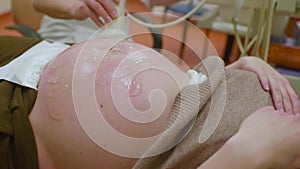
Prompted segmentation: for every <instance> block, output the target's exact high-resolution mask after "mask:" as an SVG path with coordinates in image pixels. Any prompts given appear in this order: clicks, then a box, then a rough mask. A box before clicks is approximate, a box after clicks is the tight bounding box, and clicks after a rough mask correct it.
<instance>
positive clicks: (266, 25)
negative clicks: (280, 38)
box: [113, 0, 278, 61]
mask: <svg viewBox="0 0 300 169" xmlns="http://www.w3.org/2000/svg"><path fill="white" fill-rule="evenodd" d="M207 1H208V0H202V1H200V2H199V4H198V5H197V6H196V7H195V8H194V9H193V10H191V11H190V12H189V13H187V14H186V15H184V16H182V17H180V18H178V19H176V20H174V21H171V22H169V23H164V24H151V23H145V22H143V21H141V20H139V19H137V18H136V17H135V16H134V15H131V14H129V18H130V19H132V20H133V21H135V22H136V23H138V24H140V25H143V26H146V27H150V28H165V27H170V26H173V25H176V24H179V23H181V22H183V21H185V20H186V19H187V18H189V17H190V16H192V15H193V13H195V12H196V11H197V10H199V9H200V8H201V7H202V6H203V5H204V4H205V3H206V2H207ZM260 2H261V6H260V8H259V9H258V10H259V11H260V14H259V20H258V25H257V33H256V35H254V36H253V37H252V39H251V41H250V34H251V33H252V32H251V30H250V27H251V25H252V24H253V17H254V10H256V9H257V8H256V7H255V5H254V3H256V2H254V1H251V5H250V17H249V22H248V25H247V26H248V30H247V33H246V36H245V41H244V44H243V43H242V41H241V37H240V36H239V33H238V30H237V22H238V20H237V16H238V15H239V12H240V10H241V8H242V5H243V3H244V0H236V4H235V9H234V10H235V11H234V16H233V18H232V23H233V25H234V35H235V37H236V39H237V44H238V47H239V50H240V51H241V56H246V55H247V53H248V51H249V50H250V49H251V48H252V49H253V50H252V52H251V55H258V50H259V48H260V47H261V58H263V59H264V60H265V61H267V54H268V50H269V44H270V40H269V39H270V36H271V28H272V21H273V14H274V10H275V9H276V5H277V3H278V0H268V1H260ZM266 3H267V5H266ZM125 5H126V0H121V1H120V3H119V4H115V7H116V8H117V11H118V14H119V17H121V16H123V15H124V9H125ZM121 22H122V23H121ZM126 24H128V23H126V22H125V21H124V20H123V21H121V20H120V21H119V23H118V21H117V23H114V25H115V26H113V27H114V28H117V29H118V28H119V29H120V28H122V29H123V30H126V28H127V27H128V26H125V25H126ZM124 33H125V32H123V37H124V36H126V35H128V34H126V35H125V34H124ZM121 34H122V33H121ZM114 36H116V34H115V33H114ZM120 37H121V36H120Z"/></svg>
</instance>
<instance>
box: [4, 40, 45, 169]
mask: <svg viewBox="0 0 300 169" xmlns="http://www.w3.org/2000/svg"><path fill="white" fill-rule="evenodd" d="M40 41H41V40H37V39H30V38H24V37H22V38H18V37H10V36H0V66H4V65H6V64H8V63H9V62H10V61H12V60H13V59H15V58H17V57H18V56H20V55H21V54H22V53H24V52H25V51H26V50H28V49H29V48H31V47H32V46H34V45H35V44H37V43H38V42H40ZM36 97H37V91H35V90H33V89H29V88H26V87H22V86H20V85H16V84H14V83H11V82H8V81H5V80H0V168H1V169H37V168H39V167H38V159H37V148H36V143H35V139H34V134H33V131H32V128H31V125H30V121H29V119H28V115H29V113H30V112H31V109H32V108H33V105H34V103H35V100H36Z"/></svg>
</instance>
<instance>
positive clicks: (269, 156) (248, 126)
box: [230, 107, 300, 169]
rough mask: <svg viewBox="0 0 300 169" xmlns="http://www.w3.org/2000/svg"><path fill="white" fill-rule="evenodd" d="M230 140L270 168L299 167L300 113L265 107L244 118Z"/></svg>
mask: <svg viewBox="0 0 300 169" xmlns="http://www.w3.org/2000/svg"><path fill="white" fill-rule="evenodd" d="M230 142H231V143H232V144H238V145H239V146H240V148H241V149H240V151H244V152H247V153H250V154H252V155H254V156H257V158H260V159H258V160H263V163H264V164H266V165H268V167H270V168H282V169H285V168H292V166H293V167H295V168H299V167H300V165H299V164H297V163H294V162H295V160H296V159H297V157H299V155H300V146H299V143H300V114H296V115H292V114H287V113H284V112H283V111H278V110H274V108H273V107H264V108H261V109H259V110H257V111H256V112H254V113H253V114H251V115H250V116H249V117H248V118H246V119H245V120H244V121H243V123H242V124H241V126H240V129H239V131H238V133H237V134H236V135H235V136H233V137H232V138H231V140H230ZM297 165H298V166H297Z"/></svg>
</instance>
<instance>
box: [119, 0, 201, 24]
mask: <svg viewBox="0 0 300 169" xmlns="http://www.w3.org/2000/svg"><path fill="white" fill-rule="evenodd" d="M121 1H122V0H121ZM123 1H124V0H123ZM206 1H207V0H202V1H201V2H200V3H199V4H198V5H197V6H196V7H195V8H194V9H192V10H191V11H190V12H189V13H187V14H185V15H184V16H182V17H180V18H178V19H176V20H174V21H171V22H168V23H163V24H152V23H145V22H143V21H141V20H139V19H138V18H136V17H135V16H134V15H128V16H129V18H130V19H132V20H133V21H135V22H136V23H138V24H140V25H142V26H145V27H149V28H157V29H159V28H166V27H171V26H174V25H176V24H179V23H181V22H183V21H185V20H186V19H187V18H189V17H191V16H192V15H193V14H194V13H195V12H197V11H198V10H199V9H200V8H202V7H203V5H204V4H205V3H206Z"/></svg>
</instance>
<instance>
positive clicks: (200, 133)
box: [134, 57, 273, 169]
mask: <svg viewBox="0 0 300 169" xmlns="http://www.w3.org/2000/svg"><path fill="white" fill-rule="evenodd" d="M195 70H198V71H201V72H206V74H207V76H208V80H206V81H205V82H204V83H202V84H200V85H190V86H186V87H185V88H183V89H182V91H181V92H180V93H179V94H178V95H177V97H176V99H175V103H174V105H173V108H172V112H171V118H170V119H171V120H169V123H168V127H167V128H166V130H165V131H164V132H163V133H161V135H160V137H159V138H158V139H157V140H156V142H155V143H154V144H153V145H152V147H151V148H150V149H149V150H148V151H147V152H146V153H145V154H144V158H141V159H140V160H138V162H137V163H136V164H135V166H134V168H135V169H153V168H155V169H171V168H172V169H179V168H184V169H195V168H197V167H199V166H200V165H201V164H202V163H204V162H205V161H206V160H207V159H208V158H209V157H210V156H212V155H213V154H214V153H215V152H216V151H217V150H218V149H220V148H221V147H222V146H223V145H224V143H225V142H226V141H227V140H228V139H229V138H230V137H231V136H233V135H234V134H235V133H236V132H237V131H238V129H239V126H240V124H241V122H242V121H243V120H244V119H245V118H246V117H247V116H249V115H250V114H251V113H253V112H255V111H256V110H257V109H259V108H261V107H264V106H267V105H273V104H272V99H271V96H270V94H269V93H268V92H266V91H264V90H263V89H262V87H261V85H260V82H259V80H258V78H257V75H256V74H255V73H252V72H248V71H243V70H233V69H226V68H225V67H224V64H223V63H222V61H221V60H220V59H219V58H218V57H208V58H206V59H205V60H203V61H202V63H201V64H200V65H198V66H197V67H195ZM220 113H221V114H220ZM175 119H177V120H175ZM214 127H216V129H215V130H214ZM202 129H203V130H202ZM204 129H205V130H204ZM209 131H213V132H212V135H210V134H211V133H210V132H209ZM184 135H186V136H185V137H183V136H184ZM182 137H183V139H182V140H181V141H180V139H179V143H177V142H178V138H182ZM174 143H177V144H176V146H175V147H174V146H173V145H174ZM172 146H173V148H172ZM162 149H165V150H168V151H165V152H164V153H158V152H159V151H161V150H162ZM155 153H157V154H158V155H154V154H155ZM151 155H154V156H151Z"/></svg>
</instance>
